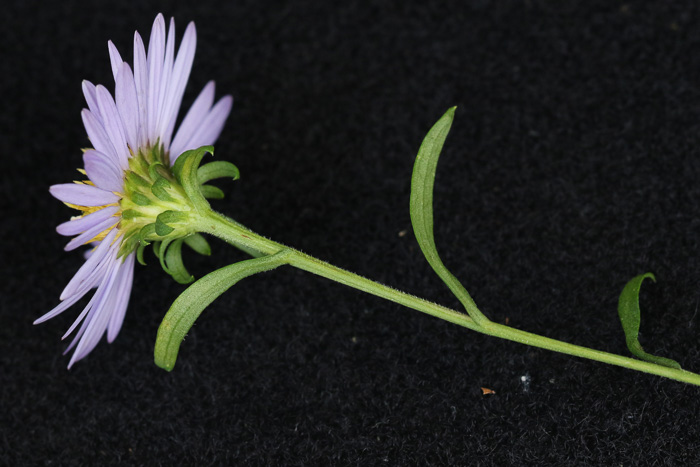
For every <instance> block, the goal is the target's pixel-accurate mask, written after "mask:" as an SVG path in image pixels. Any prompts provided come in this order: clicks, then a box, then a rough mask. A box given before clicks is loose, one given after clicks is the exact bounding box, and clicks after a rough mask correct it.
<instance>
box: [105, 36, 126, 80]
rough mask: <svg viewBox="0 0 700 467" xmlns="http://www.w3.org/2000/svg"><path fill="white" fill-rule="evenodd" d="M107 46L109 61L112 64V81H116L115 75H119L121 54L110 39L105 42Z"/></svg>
mask: <svg viewBox="0 0 700 467" xmlns="http://www.w3.org/2000/svg"><path fill="white" fill-rule="evenodd" d="M107 48H108V49H109V61H110V63H111V64H112V74H113V75H114V82H115V83H116V82H117V76H118V75H119V70H120V69H121V66H122V63H123V62H124V61H123V60H122V56H121V55H119V51H118V50H117V47H116V46H115V45H114V43H113V42H112V41H109V42H107Z"/></svg>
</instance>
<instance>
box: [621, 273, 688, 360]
mask: <svg viewBox="0 0 700 467" xmlns="http://www.w3.org/2000/svg"><path fill="white" fill-rule="evenodd" d="M646 278H649V279H651V280H652V281H653V282H656V277H654V274H652V273H650V272H648V273H646V274H642V275H639V276H637V277H635V278H633V279H632V280H630V281H629V282H628V283H627V284H626V285H625V287H624V288H623V289H622V293H621V294H620V299H619V301H618V302H617V313H618V314H619V316H620V323H622V329H623V331H624V332H625V341H626V342H627V348H628V349H629V350H630V352H632V354H633V355H634V356H635V357H637V358H639V359H640V360H644V361H647V362H651V363H656V364H657V365H662V366H667V367H669V368H677V369H679V370H680V369H681V366H680V364H679V363H678V362H677V361H675V360H671V359H670V358H664V357H657V356H656V355H652V354H649V353H646V352H645V351H644V349H643V348H642V345H641V344H640V343H639V325H640V323H641V310H640V309H639V290H640V289H641V288H642V282H643V281H644V279H646Z"/></svg>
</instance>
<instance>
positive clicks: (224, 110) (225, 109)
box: [171, 96, 233, 160]
mask: <svg viewBox="0 0 700 467" xmlns="http://www.w3.org/2000/svg"><path fill="white" fill-rule="evenodd" d="M232 105H233V98H232V97H231V96H225V97H222V98H221V99H220V100H219V102H217V103H216V105H215V106H214V107H213V108H212V109H211V111H210V112H209V114H208V115H207V116H206V118H205V119H204V120H202V121H201V123H200V125H199V127H198V128H197V129H196V130H195V132H194V134H193V135H192V136H191V137H190V139H189V141H187V142H186V143H184V144H183V147H182V151H183V152H184V151H187V150H188V149H197V148H199V147H202V146H208V145H210V144H214V142H215V141H216V138H218V137H219V134H221V130H222V129H223V127H224V123H226V119H227V118H228V114H229V113H230V112H231V106H232ZM178 155H179V154H178ZM172 159H173V158H172V156H171V160H172Z"/></svg>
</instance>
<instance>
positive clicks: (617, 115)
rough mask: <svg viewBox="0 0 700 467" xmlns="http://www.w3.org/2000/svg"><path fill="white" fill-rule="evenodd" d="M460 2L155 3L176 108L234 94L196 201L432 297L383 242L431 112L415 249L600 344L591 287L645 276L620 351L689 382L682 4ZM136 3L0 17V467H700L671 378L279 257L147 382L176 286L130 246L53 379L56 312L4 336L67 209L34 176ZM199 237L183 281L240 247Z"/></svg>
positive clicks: (72, 139) (56, 178) (691, 312)
mask: <svg viewBox="0 0 700 467" xmlns="http://www.w3.org/2000/svg"><path fill="white" fill-rule="evenodd" d="M464 3H465V2H462V1H454V2H420V4H418V3H416V4H414V3H412V2H401V1H395V2H379V1H377V2H370V1H366V2H359V1H355V2H323V1H319V2H294V3H291V2H258V1H253V0H248V1H235V2H208V1H204V0H203V1H198V2H176V4H174V5H172V6H171V8H169V9H167V10H163V11H162V12H163V14H164V15H165V16H166V18H169V17H170V16H174V17H175V19H176V21H177V24H178V25H182V27H180V28H179V29H178V30H177V39H178V41H179V40H180V39H181V37H182V34H183V33H184V25H186V24H187V23H188V22H189V21H195V23H196V24H197V54H196V57H195V60H194V65H193V67H194V69H196V70H197V72H196V73H192V75H191V76H190V81H189V85H188V87H187V90H186V91H185V95H184V98H183V103H182V109H183V111H184V110H185V109H188V108H189V107H190V106H191V105H192V103H193V102H194V101H195V99H196V98H197V96H198V93H199V91H200V90H201V89H203V88H204V87H205V85H206V84H207V80H209V79H215V80H216V95H217V96H221V95H225V94H232V95H233V96H234V98H235V100H236V105H235V106H234V107H233V110H232V113H231V115H230V117H229V120H228V123H227V125H226V127H225V128H224V130H223V132H222V134H221V136H220V137H219V140H218V142H217V143H216V158H221V159H223V160H230V161H232V162H234V163H235V164H236V165H238V167H239V168H240V169H241V174H242V176H241V179H240V180H239V181H237V182H235V183H234V182H224V183H220V184H219V185H220V186H221V188H222V189H223V190H224V191H225V192H226V195H227V197H226V199H224V200H223V201H217V202H214V203H213V206H214V208H215V209H217V210H219V211H221V212H223V213H225V214H227V215H229V216H232V217H234V218H235V219H236V220H237V221H239V222H241V223H243V224H244V225H246V226H248V227H250V228H251V229H253V230H254V231H256V232H259V233H260V234H263V235H266V236H269V237H271V238H273V239H275V240H277V241H280V242H283V243H286V244H289V245H292V246H294V247H297V248H300V249H302V250H303V251H305V252H307V253H310V254H312V255H315V256H318V257H319V258H322V259H324V260H327V261H330V262H331V263H333V264H335V265H337V266H340V267H343V268H347V269H349V270H352V271H354V272H357V273H359V274H362V275H364V276H367V277H370V278H372V279H376V280H379V281H381V282H383V283H386V284H388V285H391V286H393V287H396V288H399V289H402V290H406V291H408V292H411V293H413V294H417V295H419V296H422V297H425V298H427V299H431V300H435V301H438V302H439V303H441V304H444V305H446V306H451V307H456V306H458V303H457V301H456V300H455V299H454V298H453V297H452V296H451V295H450V293H449V291H447V289H446V288H445V287H444V286H443V285H442V284H441V283H440V281H439V280H438V279H437V278H436V277H435V276H434V274H433V273H432V272H431V271H430V269H429V267H428V266H427V264H426V262H425V261H424V259H423V258H422V257H421V255H420V252H419V249H418V247H417V245H416V243H415V240H414V238H413V236H412V234H411V230H410V221H409V215H408V194H409V179H410V175H411V169H412V163H413V158H414V157H415V154H416V151H417V149H418V146H419V145H420V142H421V139H422V137H423V136H424V135H425V133H426V132H427V131H428V129H429V128H430V126H431V125H432V124H433V123H434V122H435V121H436V120H437V119H438V118H439V117H440V116H441V115H442V113H443V112H444V111H445V110H446V109H447V108H448V107H450V106H452V105H457V106H458V110H457V113H456V119H455V122H454V125H453V127H452V132H451V134H450V136H449V137H448V139H447V142H446V145H445V150H444V152H443V156H442V158H441V161H440V165H439V167H438V175H437V183H436V194H435V202H436V206H435V212H436V219H435V231H436V241H437V244H438V249H439V251H440V253H441V255H442V257H443V259H444V262H445V264H446V265H447V266H448V267H449V268H450V269H451V270H452V272H453V273H454V274H455V275H456V276H457V277H458V278H460V279H461V280H462V281H463V283H464V284H465V286H466V287H467V289H468V290H469V291H470V292H471V294H472V295H473V297H474V299H475V301H476V303H477V304H478V305H479V306H480V308H481V309H482V311H484V313H486V314H487V315H488V316H489V317H490V318H491V319H493V320H495V321H498V322H505V321H506V320H507V321H508V322H509V323H510V324H511V325H512V326H515V327H517V328H519V329H524V330H528V331H532V332H536V333H540V334H544V335H547V336H550V337H554V338H557V339H562V340H565V341H568V342H573V343H576V344H581V345H585V346H590V347H593V348H598V349H603V350H608V351H612V352H615V353H622V354H624V353H625V352H626V349H625V345H624V338H623V335H622V331H621V330H620V326H619V324H618V322H617V313H616V302H617V296H618V294H619V292H620V291H621V289H622V287H623V285H624V284H625V282H626V281H627V280H629V279H630V278H632V277H633V276H635V275H637V274H640V273H643V272H646V271H651V272H654V273H655V274H656V276H657V278H658V282H657V283H656V284H651V283H647V284H645V285H644V287H643V288H642V296H641V303H642V309H643V311H644V315H643V318H642V335H641V343H642V345H644V346H645V349H647V350H648V351H650V352H654V353H658V354H660V355H663V356H667V357H669V358H673V359H675V360H678V361H679V362H680V363H681V365H683V366H684V367H685V368H687V369H689V370H695V371H700V339H699V337H700V330H699V328H698V320H699V319H700V316H698V315H697V314H696V311H697V309H698V302H699V301H700V233H698V232H700V229H699V227H700V221H699V220H698V219H700V217H699V216H700V201H698V200H700V184H698V179H699V178H700V150H698V147H699V146H700V10H699V9H698V7H697V4H696V3H695V2H654V3H652V2H649V5H653V6H644V5H643V4H641V3H639V4H638V3H636V2H629V3H627V2H619V1H608V0H606V1H586V2H537V1H531V2H519V1H513V2H489V1H479V2H470V5H469V6H465V5H464ZM438 4H440V5H438ZM100 5H102V4H100ZM162 5H163V4H162V2H130V3H119V2H112V3H111V4H109V6H98V4H97V3H94V2H84V3H83V2H55V3H51V4H49V3H46V2H37V1H21V2H20V1H13V2H7V3H6V4H5V5H4V11H3V15H0V44H2V45H3V46H2V48H3V55H2V57H3V60H2V61H1V62H0V67H2V73H1V74H0V91H1V92H2V94H1V95H2V96H3V104H2V105H3V110H2V112H0V128H2V129H3V131H2V137H0V153H1V154H2V162H3V164H4V166H3V170H2V175H0V177H1V183H0V194H1V196H0V212H2V214H3V220H2V222H1V223H0V236H1V237H2V239H1V240H2V241H0V249H1V250H0V259H1V261H0V278H2V285H1V287H2V293H0V323H2V324H1V326H0V401H2V407H1V410H0V464H3V465H5V464H7V465H48V464H51V465H158V464H162V465H173V464H184V465H222V464H224V465H226V464H228V465H246V464H251V465H499V466H500V465H698V464H700V424H699V423H698V422H697V413H698V411H699V410H700V402H698V401H699V400H700V397H698V396H699V395H700V389H698V388H694V387H691V386H687V385H683V384H680V383H675V382H672V381H668V380H664V379H662V378H658V377H653V376H648V375H643V374H639V373H635V372H631V371H628V370H623V369H619V368H615V367H611V366H607V365H603V364H599V363H595V362H589V361H584V360H580V359H575V358H570V357H566V356H561V355H557V354H553V353H550V352H547V351H544V350H537V349H533V348H529V347H524V346H522V345H519V344H515V343H509V342H506V341H501V340H498V339H494V338H491V337H487V336H482V335H479V334H476V333H473V332H470V331H468V330H465V329H462V328H459V327H457V326H454V325H452V324H449V323H446V322H442V321H439V320H437V319H434V318H431V317H429V316H425V315H422V314H420V313H418V312H415V311H412V310H408V309H403V308H401V307H399V306H398V305H394V304H391V303H389V302H385V301H382V300H380V299H377V298H373V297H371V296H368V295H364V294H362V293H361V292H357V291H353V290H351V289H348V288H346V287H343V286H340V285H337V284H334V283H331V282H328V281H326V280H324V279H321V278H316V277H313V276H311V275H309V274H307V273H304V272H301V271H297V270H293V269H291V268H280V269H278V270H275V271H274V272H270V273H266V274H264V275H259V276H255V277H253V278H249V279H246V280H245V281H242V282H241V283H239V284H237V285H236V286H235V287H234V288H233V289H231V290H230V291H229V292H228V293H226V294H225V295H224V296H223V297H221V298H220V299H219V300H217V301H216V302H214V304H213V305H212V306H211V307H210V308H209V309H208V311H207V312H206V313H204V314H203V315H202V316H201V318H200V319H199V321H198V323H197V325H196V326H195V327H194V328H193V330H192V331H191V332H190V333H189V335H188V337H187V338H186V339H185V341H184V343H183V346H182V349H181V352H180V356H179V360H178V363H177V366H176V367H175V370H174V371H173V372H172V373H166V372H164V371H162V370H160V369H159V368H157V367H156V366H155V365H154V364H153V357H152V351H153V344H154V341H155V335H156V330H157V327H158V324H159V323H160V320H161V318H162V317H163V314H164V313H165V311H166V310H167V308H168V306H169V305H170V304H171V303H172V301H173V300H174V299H175V298H176V297H177V295H178V294H179V293H180V292H181V291H182V290H184V287H183V286H180V285H178V284H176V283H174V282H173V281H172V280H171V279H170V278H169V277H168V276H167V275H166V274H164V273H163V272H162V271H161V270H160V268H159V266H158V265H157V260H156V259H155V258H154V257H153V255H151V254H149V255H147V257H146V259H147V261H148V263H149V265H148V267H145V268H144V267H141V266H137V267H136V269H135V272H134V280H135V285H134V289H133V291H132V294H131V301H130V303H129V312H128V313H127V314H126V316H125V317H124V321H123V325H122V328H121V333H120V335H119V338H118V339H117V340H115V341H114V343H112V344H111V345H107V344H106V343H105V342H104V340H103V341H102V343H101V344H100V345H98V346H97V347H96V349H95V350H94V351H93V352H92V353H91V354H90V355H89V357H87V358H86V359H84V360H83V361H81V362H80V364H76V365H75V366H74V367H73V368H72V369H71V370H70V371H67V370H66V368H65V365H66V360H65V357H62V356H61V352H62V351H63V350H64V348H65V343H60V342H58V339H57V338H56V337H57V336H58V335H61V333H62V332H63V331H64V330H65V329H67V328H68V327H69V326H70V324H71V323H72V322H73V321H74V319H75V318H76V317H77V314H78V313H79V311H80V309H82V308H83V306H84V304H82V302H81V303H79V304H78V305H76V307H75V308H76V310H75V311H74V310H73V309H71V310H70V311H68V312H65V313H63V314H62V315H61V316H59V317H56V318H55V319H53V320H52V321H51V322H49V323H44V324H42V325H41V326H33V325H32V321H33V320H35V319H36V318H37V317H39V316H40V315H41V314H43V313H44V312H45V311H46V310H49V309H51V307H53V306H54V305H55V302H56V298H57V297H58V296H59V294H60V293H61V291H62V290H63V287H64V286H65V284H66V282H67V281H68V280H69V279H70V277H71V276H72V275H73V274H74V273H75V272H76V271H77V270H78V269H79V267H80V265H81V264H82V262H83V260H82V257H81V255H80V253H78V252H68V253H66V252H64V251H63V247H64V243H65V239H64V238H62V237H61V236H60V235H58V234H57V233H56V231H55V226H56V225H58V224H60V223H61V222H64V221H65V220H67V219H68V216H70V215H71V210H70V209H68V208H65V207H63V206H61V205H60V203H58V202H57V201H56V200H55V199H54V198H53V197H51V196H50V194H49V193H48V187H49V186H50V185H55V184H58V183H64V182H66V181H67V180H71V179H73V178H75V176H76V172H75V168H76V167H80V166H81V165H82V154H81V152H80V148H83V147H88V146H89V142H88V140H87V138H86V136H85V130H84V128H83V123H82V120H81V116H80V111H81V109H82V108H83V107H84V106H85V98H84V97H83V89H82V84H81V83H82V80H84V79H87V80H89V81H90V82H92V83H111V82H113V75H112V73H113V72H112V69H111V67H110V63H109V61H108V55H107V53H108V47H107V41H108V40H112V41H113V43H114V44H115V45H116V47H117V48H118V50H119V51H120V53H121V54H122V56H121V57H122V59H123V60H126V61H128V62H129V63H133V57H132V56H131V55H132V54H131V50H132V46H133V31H134V30H139V31H148V30H149V28H150V26H151V23H152V21H153V18H154V17H155V15H156V14H157V13H158V12H159V11H161V10H160V8H162ZM178 43H179V42H178ZM88 92H90V90H88ZM95 97H96V95H95ZM203 99H206V96H205V97H204V98H203ZM94 105H99V104H98V103H97V102H95V103H94ZM180 118H184V112H181V117H180ZM179 123H180V121H179V120H178V122H177V125H179ZM212 130H214V129H212ZM174 143H175V142H173V144H174ZM178 144H185V143H184V142H182V143H181V142H179V141H178ZM211 244H212V248H213V250H214V253H213V255H212V256H211V257H209V258H205V257H199V256H198V255H195V254H190V255H188V254H187V253H186V254H185V258H184V259H185V263H186V265H187V266H188V268H189V269H190V272H192V273H193V274H194V275H195V276H196V277H201V275H202V274H205V273H206V272H208V271H211V270H212V269H213V268H215V267H217V266H223V265H226V264H229V263H231V262H233V261H236V260H238V259H241V258H243V255H242V254H240V253H238V252H236V251H234V250H233V249H232V248H230V247H228V246H226V245H223V244H222V243H221V242H218V241H215V240H212V241H211ZM482 387H484V388H488V389H492V390H494V391H495V392H496V393H495V394H492V395H488V396H484V395H482V391H481V389H480V388H482Z"/></svg>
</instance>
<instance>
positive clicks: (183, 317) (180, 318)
mask: <svg viewBox="0 0 700 467" xmlns="http://www.w3.org/2000/svg"><path fill="white" fill-rule="evenodd" d="M289 254H290V251H289V250H282V251H280V252H279V253H276V254H274V255H271V256H263V257H260V258H254V259H249V260H245V261H241V262H239V263H235V264H232V265H230V266H226V267H223V268H221V269H217V270H216V271H214V272H211V273H209V274H207V275H206V276H204V277H202V278H201V279H199V280H198V281H197V282H195V283H194V284H192V285H191V286H189V287H188V288H187V290H185V291H184V292H183V293H182V294H181V295H180V296H179V297H178V298H177V299H176V300H175V302H173V305H172V306H171V307H170V310H168V313H167V314H166V315H165V318H163V322H162V323H160V327H159V328H158V337H157V338H156V346H155V350H154V356H155V362H156V365H158V366H159V367H161V368H163V369H164V370H167V371H171V370H172V369H173V367H174V366H175V362H176V360H177V354H178V352H179V350H180V344H181V343H182V340H183V339H184V338H185V335H186V334H187V332H188V331H189V330H190V328H191V327H192V325H193V324H194V322H195V321H196V320H197V318H198V317H199V315H200V314H201V313H202V311H204V309H205V308H206V307H207V306H209V304H210V303H211V302H213V301H214V300H216V298H218V297H219V296H220V295H221V294H222V293H224V292H225V291H226V290H228V289H229V288H230V287H231V286H233V285H234V284H235V283H236V282H238V281H240V280H241V279H244V278H246V277H248V276H252V275H253V274H257V273H260V272H264V271H269V270H271V269H274V268H276V267H278V266H281V265H283V264H286V263H287V257H288V255H289Z"/></svg>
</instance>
